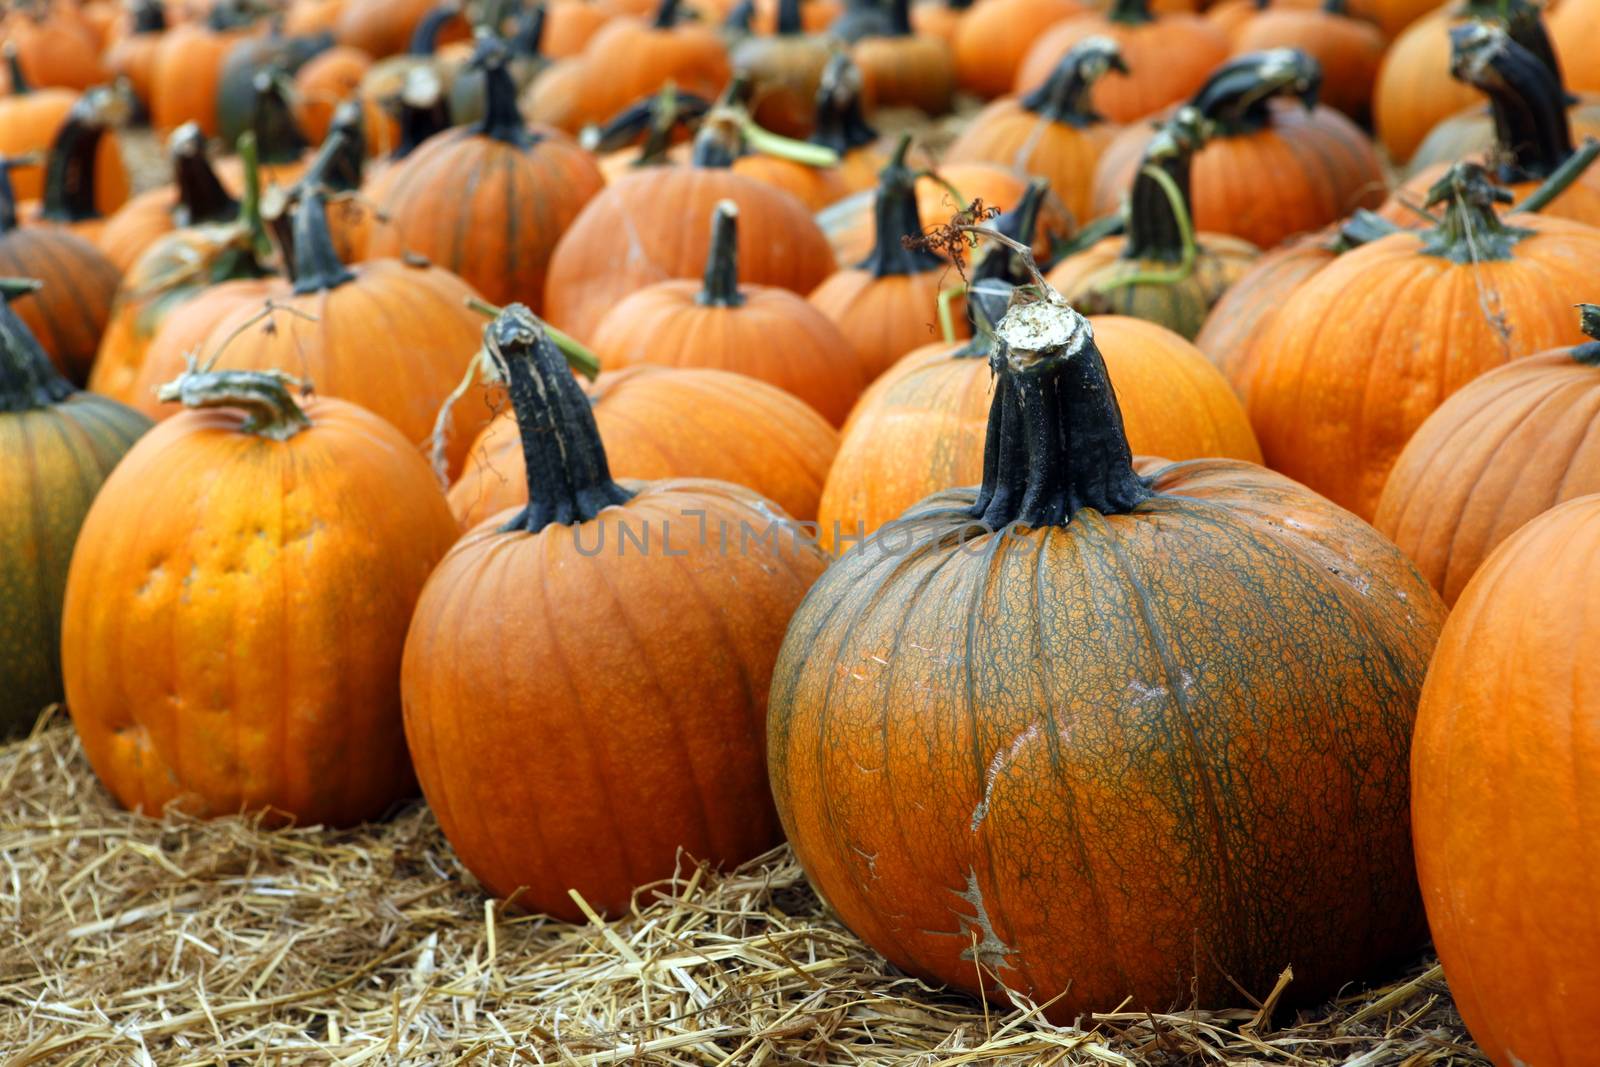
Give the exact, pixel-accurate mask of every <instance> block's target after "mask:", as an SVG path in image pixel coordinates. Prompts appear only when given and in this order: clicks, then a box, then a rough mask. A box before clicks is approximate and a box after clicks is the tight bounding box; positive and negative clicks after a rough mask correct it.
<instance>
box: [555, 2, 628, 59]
mask: <svg viewBox="0 0 1600 1067" xmlns="http://www.w3.org/2000/svg"><path fill="white" fill-rule="evenodd" d="M614 16H615V12H613V11H611V10H609V9H608V8H607V7H606V6H605V5H603V4H600V3H596V2H594V0H551V2H550V3H548V4H546V5H545V25H544V41H543V42H542V44H541V45H540V47H541V48H542V49H543V50H544V54H545V55H547V56H549V57H550V58H551V59H567V58H569V57H571V56H576V55H578V54H579V53H581V52H582V51H583V49H584V47H585V46H586V45H588V43H589V39H590V38H591V37H593V36H594V35H595V34H596V33H599V32H600V27H602V26H604V25H605V24H606V23H607V22H610V21H611V19H612V18H613V17H614Z"/></svg>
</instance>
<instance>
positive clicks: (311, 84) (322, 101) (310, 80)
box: [294, 45, 397, 155]
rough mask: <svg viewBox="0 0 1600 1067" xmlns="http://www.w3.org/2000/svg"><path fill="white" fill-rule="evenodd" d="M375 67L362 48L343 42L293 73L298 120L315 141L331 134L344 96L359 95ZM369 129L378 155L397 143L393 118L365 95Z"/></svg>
mask: <svg viewBox="0 0 1600 1067" xmlns="http://www.w3.org/2000/svg"><path fill="white" fill-rule="evenodd" d="M371 69H372V57H371V56H369V55H367V54H366V53H365V52H363V51H361V50H360V49H359V48H350V47H348V46H344V45H340V46H338V47H335V48H330V49H328V50H327V51H325V52H322V53H319V54H318V55H315V56H312V57H311V59H309V60H307V61H306V65H305V66H303V67H301V68H300V69H299V70H298V71H297V72H296V73H295V76H294V88H295V108H294V117H295V121H296V122H298V123H299V125H300V128H301V129H302V130H304V131H305V133H306V136H307V137H309V138H311V140H313V141H321V140H322V139H323V138H324V137H326V136H327V135H328V127H329V126H330V125H332V123H333V110H334V108H336V107H337V106H338V105H339V104H340V103H342V102H343V101H345V100H350V99H353V98H355V97H357V96H358V95H359V93H360V89H361V79H362V76H363V75H365V74H366V73H367V71H368V70H371ZM362 106H363V107H364V108H365V109H366V123H367V127H368V129H369V131H370V133H369V135H368V138H367V140H368V150H369V151H370V152H371V153H372V154H373V155H377V154H380V153H385V152H388V151H389V150H390V149H392V148H393V147H394V145H395V140H396V137H397V131H396V130H395V126H394V120H393V119H391V118H390V117H389V116H388V115H387V114H386V113H385V112H384V110H383V108H382V107H381V106H380V105H379V104H378V102H377V101H376V100H373V99H371V98H370V97H364V98H362Z"/></svg>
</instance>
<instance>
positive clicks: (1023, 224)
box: [969, 178, 1050, 286]
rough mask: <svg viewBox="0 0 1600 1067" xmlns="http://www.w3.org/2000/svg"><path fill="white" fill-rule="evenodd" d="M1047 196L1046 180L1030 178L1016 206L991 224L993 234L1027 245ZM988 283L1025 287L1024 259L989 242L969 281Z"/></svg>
mask: <svg viewBox="0 0 1600 1067" xmlns="http://www.w3.org/2000/svg"><path fill="white" fill-rule="evenodd" d="M1049 195H1050V181H1049V179H1047V178H1034V179H1033V180H1032V181H1030V182H1029V183H1028V188H1027V191H1026V192H1024V193H1023V194H1022V199H1021V200H1019V201H1017V206H1016V207H1014V208H1012V209H1011V210H1010V211H1006V212H1003V213H1001V214H1000V215H998V216H996V217H995V219H994V220H993V222H992V223H991V225H992V226H993V227H994V230H995V232H996V233H998V234H1000V235H1001V236H1003V237H1009V238H1011V239H1012V240H1013V241H1015V242H1017V243H1018V244H1020V245H1022V246H1024V247H1028V246H1031V245H1032V244H1033V238H1034V234H1036V233H1037V232H1038V230H1039V213H1040V211H1041V210H1042V209H1043V207H1044V202H1045V198H1046V197H1048V196H1049ZM991 280H992V281H1003V282H1005V283H1007V284H1008V285H1013V286H1015V285H1028V284H1031V283H1032V281H1033V276H1032V273H1031V272H1030V271H1029V269H1028V263H1027V260H1026V259H1025V258H1024V257H1023V256H1022V255H1021V254H1019V253H1018V252H1016V251H1015V250H1014V249H1013V248H1011V247H1010V246H1009V245H1004V244H998V243H991V244H990V245H988V246H987V247H986V248H985V249H984V250H983V252H982V254H981V255H980V256H979V257H978V259H977V262H976V263H975V264H974V265H973V268H972V273H971V277H970V279H969V281H970V282H971V283H972V284H977V283H978V282H983V281H991Z"/></svg>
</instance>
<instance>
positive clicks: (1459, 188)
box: [1245, 164, 1600, 519]
mask: <svg viewBox="0 0 1600 1067" xmlns="http://www.w3.org/2000/svg"><path fill="white" fill-rule="evenodd" d="M1507 196H1509V194H1508V193H1506V192H1505V191H1504V190H1501V189H1499V187H1497V186H1494V185H1493V184H1491V182H1490V180H1489V177H1488V175H1487V174H1486V173H1485V172H1484V171H1483V169H1482V168H1481V167H1478V166H1477V165H1475V164H1457V166H1456V167H1454V168H1452V170H1451V172H1450V173H1449V174H1448V175H1447V176H1446V177H1445V178H1444V179H1442V180H1441V181H1440V183H1439V185H1437V186H1436V187H1435V188H1434V191H1433V193H1432V195H1431V196H1430V197H1429V203H1430V206H1431V205H1433V204H1440V205H1443V207H1444V217H1443V219H1442V220H1441V221H1440V223H1439V224H1438V225H1437V226H1436V227H1432V228H1430V229H1429V230H1426V231H1424V232H1421V233H1412V232H1399V233H1395V234H1392V235H1390V236H1388V237H1384V238H1381V239H1379V240H1376V241H1373V242H1371V243H1370V244H1366V245H1363V246H1362V247H1360V248H1357V249H1355V250H1354V251H1351V252H1347V253H1345V254H1344V255H1342V256H1340V257H1339V258H1338V259H1337V260H1335V261H1334V262H1333V263H1332V264H1330V265H1329V266H1327V267H1325V268H1324V269H1323V270H1321V271H1319V272H1318V273H1317V274H1315V275H1313V276H1312V277H1311V278H1310V280H1308V281H1307V282H1305V283H1304V284H1303V285H1301V286H1300V287H1299V288H1298V289H1296V290H1295V292H1294V294H1293V295H1292V296H1290V297H1289V299H1288V301H1287V302H1286V303H1285V304H1284V305H1283V308H1282V309H1281V310H1280V311H1279V312H1278V313H1277V314H1276V315H1274V316H1273V317H1272V321H1271V322H1270V323H1269V324H1268V325H1267V326H1266V328H1265V329H1264V330H1263V331H1262V333H1261V334H1260V336H1259V337H1258V338H1257V339H1256V342H1255V344H1254V345H1252V346H1251V349H1250V357H1251V361H1252V362H1253V363H1254V366H1253V367H1251V368H1246V370H1245V372H1246V373H1248V375H1249V378H1248V380H1249V390H1248V399H1247V404H1248V407H1249V410H1250V421H1251V423H1252V425H1254V426H1255V430H1256V436H1257V438H1258V439H1259V440H1260V441H1261V449H1262V451H1263V452H1264V453H1265V454H1266V457H1267V462H1268V464H1270V465H1271V466H1272V467H1274V468H1275V469H1277V470H1280V471H1282V472H1283V473H1285V474H1287V475H1289V476H1290V477H1291V478H1294V479H1296V480H1298V481H1301V482H1304V483H1305V484H1306V485H1309V486H1311V487H1312V488H1313V489H1315V490H1317V491H1319V492H1321V493H1323V494H1324V495H1326V496H1328V497H1329V498H1331V499H1332V500H1334V501H1335V502H1336V503H1339V504H1341V505H1343V506H1344V507H1347V508H1349V509H1350V510H1351V511H1354V512H1355V513H1356V514H1358V515H1360V516H1362V517H1363V518H1367V519H1370V518H1371V517H1372V515H1373V513H1374V512H1375V511H1376V509H1377V505H1378V497H1379V495H1380V494H1381V493H1382V491H1383V484H1384V481H1385V480H1386V479H1387V478H1388V476H1389V471H1390V468H1392V467H1393V466H1394V462H1395V460H1396V458H1397V457H1398V456H1399V455H1400V450H1401V449H1402V448H1403V447H1404V446H1405V444H1406V442H1407V441H1408V440H1410V438H1411V435H1412V434H1413V433H1414V432H1416V430H1417V428H1418V427H1419V426H1421V425H1422V423H1423V420H1425V419H1426V418H1427V417H1428V416H1429V415H1430V414H1432V413H1433V411H1434V409H1435V408H1437V407H1438V406H1439V405H1440V404H1441V403H1443V402H1444V400H1445V398H1447V397H1448V396H1450V394H1452V393H1454V392H1455V391H1456V390H1457V389H1459V388H1461V387H1462V386H1463V385H1465V384H1466V383H1467V382H1469V381H1471V380H1472V379H1473V378H1475V377H1477V376H1478V375H1479V374H1482V373H1484V372H1485V371H1488V370H1492V369H1493V368H1495V367H1498V366H1500V365H1501V364H1503V363H1508V362H1510V361H1511V360H1514V359H1518V358H1521V357H1523V356H1527V355H1532V354H1533V353H1535V352H1539V351H1541V350H1543V349H1547V348H1554V347H1557V346H1558V345H1562V344H1570V343H1574V342H1578V341H1581V340H1582V339H1583V335H1582V333H1581V332H1579V330H1578V328H1577V325H1576V323H1575V322H1574V321H1573V319H1572V314H1571V311H1570V308H1571V305H1572V304H1573V303H1574V302H1576V301H1577V300H1578V299H1579V298H1580V297H1581V296H1582V295H1583V294H1584V293H1585V292H1586V291H1591V290H1592V287H1593V283H1594V277H1595V273H1596V271H1600V230H1595V229H1593V228H1591V227H1588V226H1583V225H1580V224H1578V223H1575V222H1570V221H1568V220H1566V219H1549V218H1542V217H1539V216H1536V215H1518V216H1516V217H1515V219H1514V220H1503V219H1502V218H1501V217H1500V216H1499V215H1498V214H1497V213H1496V211H1495V205H1496V203H1500V202H1503V201H1504V199H1505V198H1506V197H1507Z"/></svg>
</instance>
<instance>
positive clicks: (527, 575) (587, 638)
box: [401, 308, 823, 919]
mask: <svg viewBox="0 0 1600 1067" xmlns="http://www.w3.org/2000/svg"><path fill="white" fill-rule="evenodd" d="M487 344H488V348H489V351H490V352H491V354H492V355H493V356H494V358H495V359H496V360H497V362H498V364H499V366H500V367H501V369H502V371H503V373H504V375H505V377H506V378H507V391H508V392H509V393H510V395H511V403H512V407H513V410H514V411H515V412H516V419H517V426H518V430H519V435H520V437H521V439H522V443H523V452H524V456H525V466H526V475H527V480H528V486H529V493H528V496H527V499H526V506H524V507H521V508H520V510H517V509H509V510H506V511H502V512H501V513H500V514H499V515H496V516H494V517H492V518H489V519H486V520H484V521H483V522H482V523H480V524H478V525H477V526H476V527H474V528H473V529H472V531H471V532H470V533H468V534H467V535H466V536H465V537H463V538H462V539H461V540H460V542H458V543H457V545H456V547H455V548H453V549H452V550H451V551H450V553H449V555H447V556H446V557H445V559H444V561H443V562H442V563H440V565H439V567H438V568H437V569H436V570H435V571H434V574H433V577H431V578H430V579H429V580H428V585H427V587H426V588H425V589H424V590H423V593H422V596H421V597H420V598H419V600H418V603H417V610H416V614H415V617H414V618H413V620H412V623H411V632H410V635H409V636H408V638H407V640H406V650H405V659H404V662H403V665H402V669H401V687H402V694H403V698H404V702H405V722H406V737H407V740H408V741H409V743H410V746H411V752H412V758H413V759H414V760H415V763H416V768H417V776H418V778H419V779H421V782H422V789H423V793H424V794H425V795H426V796H427V798H428V803H429V806H430V807H432V808H433V810H434V812H435V814H436V815H437V816H438V818H439V824H440V826H441V827H442V828H443V829H444V832H445V836H446V837H448V838H449V839H450V843H451V845H452V846H454V848H455V850H456V854H457V856H458V857H459V858H460V859H461V861H462V863H464V864H465V865H466V866H467V868H468V869H469V870H471V871H472V873H473V874H474V875H475V876H477V878H478V880H479V881H480V882H482V883H483V884H484V886H485V887H486V888H487V889H488V890H489V892H491V893H493V894H495V895H496V896H501V897H510V896H512V895H513V894H515V900H516V903H517V904H518V906H519V907H522V908H525V909H528V910H531V911H539V912H546V913H549V914H552V915H557V916H560V917H563V918H568V919H579V918H581V915H582V913H581V912H580V911H579V910H578V907H577V905H576V904H575V903H574V902H573V898H572V896H570V895H569V894H568V889H569V888H572V889H576V890H577V892H579V893H581V894H582V896H583V898H584V899H585V900H586V901H587V902H589V903H590V904H591V905H592V906H593V907H595V908H598V909H600V910H603V911H607V912H613V913H614V912H618V911H621V910H623V909H625V908H626V907H627V905H628V901H629V900H630V899H631V897H632V895H633V889H634V887H635V886H638V885H642V884H644V883H646V882H650V881H654V880H656V879H659V878H664V877H667V876H669V875H671V874H672V872H673V870H674V869H675V867H676V865H677V863H678V852H679V850H680V849H682V850H684V851H686V852H688V853H689V854H691V855H693V856H694V857H695V858H696V859H698V860H701V861H705V862H709V863H713V864H719V863H727V864H734V863H738V862H740V861H743V860H746V859H749V858H750V857H752V856H755V855H756V854H758V853H760V852H761V851H763V850H764V849H766V848H768V847H770V846H771V845H772V844H773V843H774V842H776V841H777V839H778V825H777V819H776V816H775V815H774V814H773V811H772V802H771V798H770V796H769V794H768V792H767V777H766V767H765V764H764V761H763V759H762V729H763V723H764V721H765V716H766V693H767V682H768V678H769V676H770V673H771V669H772V661H773V659H774V658H775V656H776V653H777V648H778V642H779V641H780V640H781V639H782V636H783V627H784V624H785V623H786V622H787V621H788V619H789V615H790V613H791V612H792V611H793V610H794V607H795V605H796V604H798V603H799V602H800V598H801V597H802V596H804V595H805V591H806V589H807V587H808V586H809V585H810V584H811V582H812V580H813V579H814V578H815V577H816V576H817V575H818V574H819V573H821V571H822V567H823V561H822V557H821V554H820V553H819V552H817V550H816V548H815V547H814V546H813V545H811V544H810V543H809V542H805V541H803V540H802V539H801V535H800V532H799V530H798V528H796V527H795V526H794V525H793V524H792V522H791V521H790V520H789V519H788V518H787V516H785V515H784V514H783V513H782V512H781V511H780V510H778V509H777V507H776V505H774V504H773V503H772V502H771V501H768V500H767V499H765V498H764V497H761V496H759V495H757V494H756V493H754V492H752V491H750V490H748V489H744V488H740V487H738V486H734V485H730V484H727V483H724V482H708V481H700V480H696V479H675V480H669V481H664V482H644V483H637V482H629V483H622V484H618V483H617V482H614V481H613V480H612V478H611V473H610V470H609V468H608V465H607V456H606V450H605V448H603V447H602V445H601V443H600V434H599V432H598V431H597V430H596V428H595V419H594V417H593V416H592V415H591V414H590V412H589V404H588V401H587V399H586V398H585V397H584V395H583V393H582V392H581V391H580V390H579V388H578V385H577V383H576V382H575V381H574V379H573V377H572V374H571V372H570V371H568V369H567V366H566V362H565V361H564V360H563V358H562V356H561V354H560V353H559V352H558V351H557V350H556V348H555V346H554V345H552V344H551V343H550V341H549V339H548V338H547V337H545V336H544V334H543V331H541V330H540V329H539V327H538V325H537V323H536V322H535V321H534V319H533V318H532V316H531V315H530V314H528V313H527V311H526V309H515V308H513V309H508V311H507V312H506V313H505V314H503V315H502V317H501V318H500V319H499V320H497V321H496V323H495V324H494V325H493V326H492V327H491V331H490V334H489V337H488V338H487ZM662 373H663V374H673V373H677V374H687V373H693V372H689V371H677V372H672V371H666V372H662ZM702 521H703V522H704V526H699V525H698V523H700V522H702ZM697 530H705V531H707V536H704V537H700V536H698V535H697V533H696V531H697ZM745 530H750V531H752V532H753V535H752V536H751V537H748V538H746V543H744V544H741V545H740V546H739V547H738V550H736V551H723V550H722V549H719V547H718V543H719V542H718V538H719V535H720V534H726V535H727V536H729V537H731V538H739V537H741V536H742V532H743V531H745ZM730 531H731V532H730ZM641 536H642V537H645V538H650V539H651V542H650V547H649V548H641V549H640V550H638V551H628V550H626V549H622V548H621V546H622V545H623V543H624V541H623V539H624V538H637V537H641ZM602 539H603V540H602ZM596 546H599V547H598V548H597V547H596ZM608 546H615V547H608ZM619 549H621V550H620V551H619ZM490 574H492V575H493V577H492V578H491V579H489V580H487V581H486V580H485V578H486V576H487V575H490ZM552 612H555V613H558V614H559V618H560V622H559V624H557V623H556V622H555V621H554V620H555V619H556V617H557V614H552ZM619 620H622V622H623V624H622V625H618V621H619ZM485 708H492V709H493V713H492V714H486V713H484V709H485ZM640 712H642V714H640ZM502 761H504V762H503V763H502ZM502 767H503V768H505V769H507V770H508V771H509V769H510V768H516V773H515V774H513V775H511V776H510V777H506V776H504V775H500V773H499V772H500V769H501V768H502ZM491 782H492V783H494V784H493V785H492V789H493V790H494V791H495V794H496V796H497V797H498V800H497V802H496V803H493V804H488V803H482V802H480V801H479V800H478V799H475V798H477V797H479V796H480V795H481V796H483V797H487V795H488V794H487V793H481V794H480V790H485V789H488V788H491V786H490V783H491ZM508 782H510V783H512V785H510V786H509V787H508V786H507V784H506V783H508ZM508 788H510V789H511V792H510V793H508V792H507V791H506V790H507V789H508ZM613 806H614V807H615V809H616V810H627V811H629V812H631V813H632V814H631V815H630V817H629V818H627V819H625V820H620V821H619V820H616V819H613V818H612V817H611V816H610V815H609V814H607V812H608V811H609V810H611V809H612V807H613Z"/></svg>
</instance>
